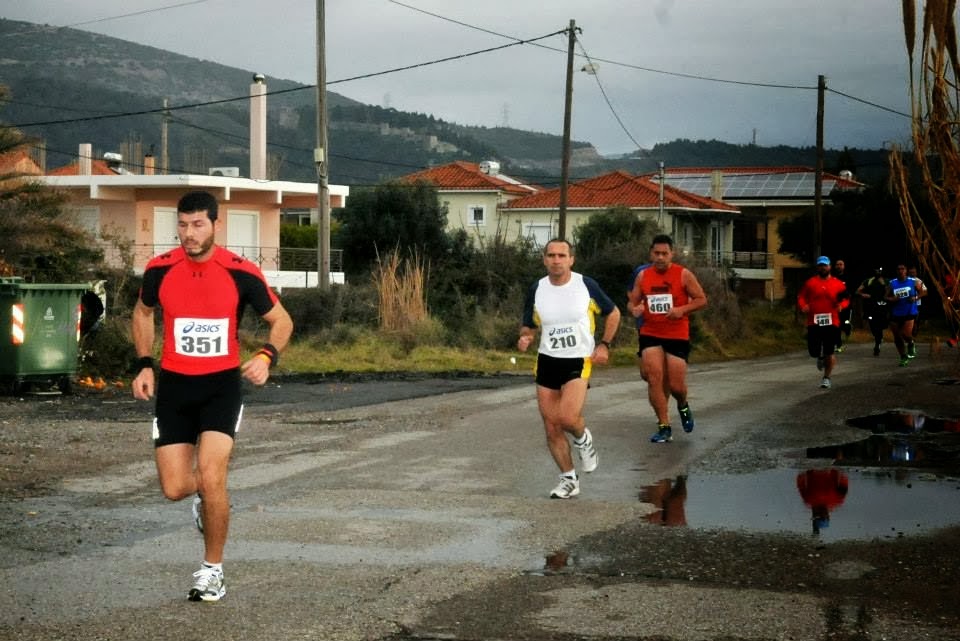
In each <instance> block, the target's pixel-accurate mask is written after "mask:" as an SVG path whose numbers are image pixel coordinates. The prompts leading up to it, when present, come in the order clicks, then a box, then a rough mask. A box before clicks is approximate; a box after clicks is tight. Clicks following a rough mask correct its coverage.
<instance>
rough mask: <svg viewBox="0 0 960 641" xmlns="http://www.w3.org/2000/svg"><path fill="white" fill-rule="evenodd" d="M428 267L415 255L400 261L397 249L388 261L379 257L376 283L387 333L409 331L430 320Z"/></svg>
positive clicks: (380, 312) (374, 279)
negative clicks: (427, 282)
mask: <svg viewBox="0 0 960 641" xmlns="http://www.w3.org/2000/svg"><path fill="white" fill-rule="evenodd" d="M426 280H427V270H426V268H425V267H424V265H423V261H422V260H421V259H420V258H419V257H418V256H414V257H413V258H412V259H407V260H403V261H401V259H400V256H399V254H398V253H397V252H395V251H394V252H391V253H390V254H389V255H387V258H386V260H381V259H380V257H379V256H378V257H377V269H376V271H374V272H373V284H374V287H376V290H377V296H378V300H379V307H378V313H379V319H380V328H381V329H383V330H385V331H388V332H410V331H412V330H413V329H414V328H416V326H417V325H419V324H421V323H423V322H424V321H426V320H427V319H428V316H429V314H428V312H427V296H426V288H425V285H426Z"/></svg>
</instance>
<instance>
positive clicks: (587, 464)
mask: <svg viewBox="0 0 960 641" xmlns="http://www.w3.org/2000/svg"><path fill="white" fill-rule="evenodd" d="M583 438H584V439H585V440H584V442H583V445H577V444H576V442H574V444H573V445H574V447H576V448H577V452H578V453H579V454H580V463H581V470H582V471H584V472H592V471H594V470H595V469H597V465H599V463H600V457H599V456H597V448H595V447H594V446H593V434H591V433H590V430H588V429H587V428H583Z"/></svg>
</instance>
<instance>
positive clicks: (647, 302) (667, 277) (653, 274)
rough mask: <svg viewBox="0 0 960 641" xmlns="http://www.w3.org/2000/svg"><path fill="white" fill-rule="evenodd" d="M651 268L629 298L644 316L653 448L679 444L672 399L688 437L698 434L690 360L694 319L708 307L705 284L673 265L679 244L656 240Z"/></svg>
mask: <svg viewBox="0 0 960 641" xmlns="http://www.w3.org/2000/svg"><path fill="white" fill-rule="evenodd" d="M650 263H651V265H650V266H649V267H647V268H646V269H644V270H642V271H640V272H639V274H637V276H636V279H635V280H634V283H633V289H631V290H630V293H629V294H628V298H629V300H628V302H627V309H628V310H629V311H630V313H631V314H633V315H634V316H635V317H639V316H641V315H642V316H643V325H642V326H641V327H640V330H639V347H640V351H638V352H637V356H639V357H640V360H641V363H642V365H641V371H643V372H645V374H646V376H645V377H644V378H646V380H647V396H648V398H649V400H650V405H651V407H653V411H654V412H655V413H656V415H657V431H656V432H655V433H654V434H653V436H651V437H650V441H651V442H652V443H669V442H670V441H671V440H673V431H672V429H671V427H670V406H669V399H670V396H673V398H675V399H676V400H677V411H678V412H679V413H680V422H681V424H682V425H683V431H685V432H692V431H693V413H692V412H691V411H690V405H689V404H688V403H687V359H688V358H689V356H690V318H689V315H690V314H691V313H693V312H695V311H697V310H698V309H702V308H704V307H706V306H707V295H706V294H705V293H704V291H703V287H701V285H700V281H698V280H697V277H696V276H694V275H693V272H691V271H690V270H689V269H687V268H686V267H683V266H681V265H677V264H674V262H673V240H671V238H670V237H669V236H667V235H665V234H660V235H658V236H655V237H654V239H653V243H651V245H650Z"/></svg>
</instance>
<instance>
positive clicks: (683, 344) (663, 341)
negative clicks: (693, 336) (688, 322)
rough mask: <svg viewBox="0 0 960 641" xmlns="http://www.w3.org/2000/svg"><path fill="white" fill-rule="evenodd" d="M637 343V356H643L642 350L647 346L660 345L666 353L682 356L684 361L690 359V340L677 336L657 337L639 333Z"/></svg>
mask: <svg viewBox="0 0 960 641" xmlns="http://www.w3.org/2000/svg"><path fill="white" fill-rule="evenodd" d="M637 343H638V345H639V349H638V350H637V356H640V357H641V358H642V357H643V350H645V349H647V348H648V347H662V348H663V351H664V352H666V353H667V354H672V355H673V356H676V357H677V358H682V359H683V360H684V361H687V360H690V341H685V340H681V339H678V338H657V337H656V336H647V335H646V334H639V335H638V338H637Z"/></svg>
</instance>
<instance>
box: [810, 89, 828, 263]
mask: <svg viewBox="0 0 960 641" xmlns="http://www.w3.org/2000/svg"><path fill="white" fill-rule="evenodd" d="M826 89H827V81H826V79H825V78H824V77H823V76H822V75H821V76H817V167H816V171H815V172H814V175H813V190H814V195H813V212H814V219H815V220H814V223H813V260H814V261H816V260H817V257H818V256H819V255H820V252H821V250H822V247H823V243H822V241H823V202H822V200H823V198H822V197H821V195H820V192H822V191H823V95H824V93H826Z"/></svg>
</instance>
